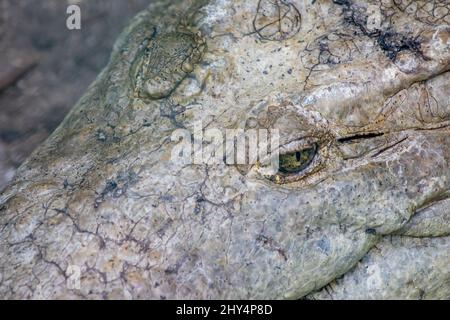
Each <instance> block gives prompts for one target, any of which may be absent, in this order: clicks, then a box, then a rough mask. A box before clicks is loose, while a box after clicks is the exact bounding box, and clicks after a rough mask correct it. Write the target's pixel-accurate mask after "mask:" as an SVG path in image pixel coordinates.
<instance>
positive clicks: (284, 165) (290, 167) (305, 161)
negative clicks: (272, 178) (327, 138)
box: [278, 145, 317, 175]
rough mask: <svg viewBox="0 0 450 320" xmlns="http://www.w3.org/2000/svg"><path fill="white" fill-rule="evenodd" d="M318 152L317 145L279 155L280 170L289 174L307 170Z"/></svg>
mask: <svg viewBox="0 0 450 320" xmlns="http://www.w3.org/2000/svg"><path fill="white" fill-rule="evenodd" d="M316 153H317V145H314V146H312V147H310V148H306V149H303V150H298V151H294V152H289V153H285V154H280V155H279V165H278V171H279V172H280V173H282V174H285V175H289V174H294V173H299V172H301V171H303V170H305V169H306V168H307V167H308V166H309V165H310V164H311V162H312V161H313V159H314V156H315V155H316Z"/></svg>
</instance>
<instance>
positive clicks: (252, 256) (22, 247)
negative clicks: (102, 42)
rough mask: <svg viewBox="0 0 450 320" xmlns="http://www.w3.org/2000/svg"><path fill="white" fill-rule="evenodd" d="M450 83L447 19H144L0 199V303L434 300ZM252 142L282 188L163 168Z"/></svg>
mask: <svg viewBox="0 0 450 320" xmlns="http://www.w3.org/2000/svg"><path fill="white" fill-rule="evenodd" d="M449 71H450V5H449V4H448V2H447V1H446V0H441V1H432V2H431V1H422V0H418V1H409V0H383V1H371V0H364V1H363V0H334V1H332V0H308V1H303V0H251V1H248V0H233V1H231V0H191V1H181V0H155V1H151V3H150V5H149V7H148V8H147V9H146V10H144V11H143V12H141V13H139V14H138V15H137V16H136V17H135V18H134V19H132V21H131V22H130V24H129V25H128V27H126V29H125V30H124V31H123V33H122V34H121V35H120V37H119V39H118V40H117V42H116V44H115V46H114V49H113V52H112V55H111V58H110V62H109V64H108V66H107V67H106V68H105V69H104V70H103V71H102V72H101V74H100V75H99V76H98V78H97V79H96V80H95V82H94V83H93V84H92V85H91V86H90V87H89V88H88V90H87V92H86V93H85V95H84V96H83V97H82V98H81V99H80V100H79V102H78V103H77V104H76V105H75V106H74V108H73V109H72V110H71V112H70V113H69V114H68V115H67V117H66V118H65V119H64V120H63V122H62V123H61V124H60V125H59V127H58V128H57V129H56V130H55V131H54V133H53V134H52V135H51V136H50V137H49V138H48V139H47V140H46V141H45V142H44V143H43V144H42V145H41V146H39V147H38V148H37V149H36V150H35V151H34V152H33V154H32V155H31V156H30V157H29V158H28V159H27V160H26V161H25V162H24V163H23V164H22V165H21V167H20V168H19V169H18V171H17V173H16V176H15V178H14V179H13V181H12V182H11V183H10V185H9V186H8V187H7V188H6V189H5V190H4V192H3V193H2V194H1V196H0V297H2V298H3V299H300V298H303V299H449V298H450V263H449V262H450V237H449V235H450V216H449V214H450V197H449V196H450V170H449V159H450V126H449V125H450V95H449V93H450V72H449ZM200 125H201V126H200ZM250 129H252V130H253V129H257V130H266V132H270V133H271V134H272V133H273V134H274V135H275V132H277V133H278V140H279V141H278V147H276V148H277V152H276V153H277V158H276V159H278V163H277V165H278V166H277V168H276V169H277V170H272V171H270V170H267V171H264V170H261V169H262V168H263V167H264V165H265V164H264V163H260V162H259V161H256V162H253V163H239V164H235V163H234V162H233V161H228V159H229V158H230V157H227V155H228V153H227V154H226V155H225V156H224V157H223V159H222V160H223V161H216V162H209V161H203V162H202V161H200V162H199V161H189V159H191V157H189V156H191V153H190V151H189V150H188V152H187V155H188V157H187V159H188V161H178V160H177V159H174V154H175V155H176V152H175V153H174V152H173V151H174V150H177V149H176V148H177V147H178V146H179V145H180V139H178V138H179V137H178V138H177V137H176V138H177V139H174V132H187V133H188V134H187V136H185V139H187V141H192V140H190V139H191V136H195V133H205V135H204V136H205V137H206V132H208V130H215V131H214V132H216V133H217V132H219V133H223V132H225V131H226V130H238V131H239V130H240V131H239V132H244V133H245V132H246V130H247V131H248V130H250ZM194 140H195V139H194ZM197 142H198V141H197ZM211 145H213V146H216V147H218V146H219V145H220V143H217V144H214V142H213V141H212V140H207V139H206V141H201V142H200V146H204V147H205V148H206V147H207V146H211ZM217 150H219V149H217ZM218 154H219V160H221V159H220V158H221V156H222V154H220V153H218ZM175 158H176V157H175Z"/></svg>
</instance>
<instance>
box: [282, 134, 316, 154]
mask: <svg viewBox="0 0 450 320" xmlns="http://www.w3.org/2000/svg"><path fill="white" fill-rule="evenodd" d="M317 144H318V142H317V139H314V138H313V137H305V138H302V139H296V140H293V141H290V142H287V143H285V144H283V145H280V147H279V149H278V152H279V154H286V153H291V152H295V151H301V150H304V149H308V148H312V147H317Z"/></svg>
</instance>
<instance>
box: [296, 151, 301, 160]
mask: <svg viewBox="0 0 450 320" xmlns="http://www.w3.org/2000/svg"><path fill="white" fill-rule="evenodd" d="M295 158H296V159H297V161H300V159H301V158H302V154H301V152H300V151H297V152H296V153H295Z"/></svg>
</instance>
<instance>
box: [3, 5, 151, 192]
mask: <svg viewBox="0 0 450 320" xmlns="http://www.w3.org/2000/svg"><path fill="white" fill-rule="evenodd" d="M149 2H150V0H67V1H61V0H40V1H30V0H0V191H1V190H2V189H3V188H4V187H5V185H6V184H7V183H8V181H9V180H10V179H11V178H12V177H13V175H14V172H15V169H16V168H17V167H18V166H19V165H20V164H21V163H22V162H23V161H24V160H25V158H26V157H27V156H28V155H29V154H30V153H31V152H32V151H33V150H34V149H35V147H36V146H37V145H38V144H39V143H41V142H42V141H43V140H45V139H46V138H47V137H48V135H49V134H50V133H51V132H52V131H53V130H54V129H55V128H56V127H57V126H58V124H59V123H60V122H61V120H62V119H63V118H64V116H65V115H66V114H67V112H68V111H69V110H70V108H71V107H72V106H73V105H74V104H75V103H76V101H77V99H79V98H80V97H81V95H82V94H83V92H84V91H85V90H86V88H87V86H88V85H89V84H90V83H91V82H92V81H93V80H94V79H95V77H96V75H97V74H98V73H99V72H100V70H101V69H102V68H103V67H104V66H105V65H106V63H107V61H108V58H109V54H110V52H111V48H112V45H113V43H114V40H115V39H116V37H117V36H118V34H119V33H120V31H121V30H122V28H123V27H124V25H125V24H126V23H127V21H128V20H129V19H130V18H131V17H132V16H133V15H134V14H136V13H137V12H138V11H140V10H141V9H143V8H145V7H146V6H147V5H148V4H149ZM69 4H78V5H79V6H80V8H81V23H82V29H81V30H73V31H70V30H68V29H67V28H66V19H67V17H68V16H67V14H66V9H67V7H68V5H69Z"/></svg>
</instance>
